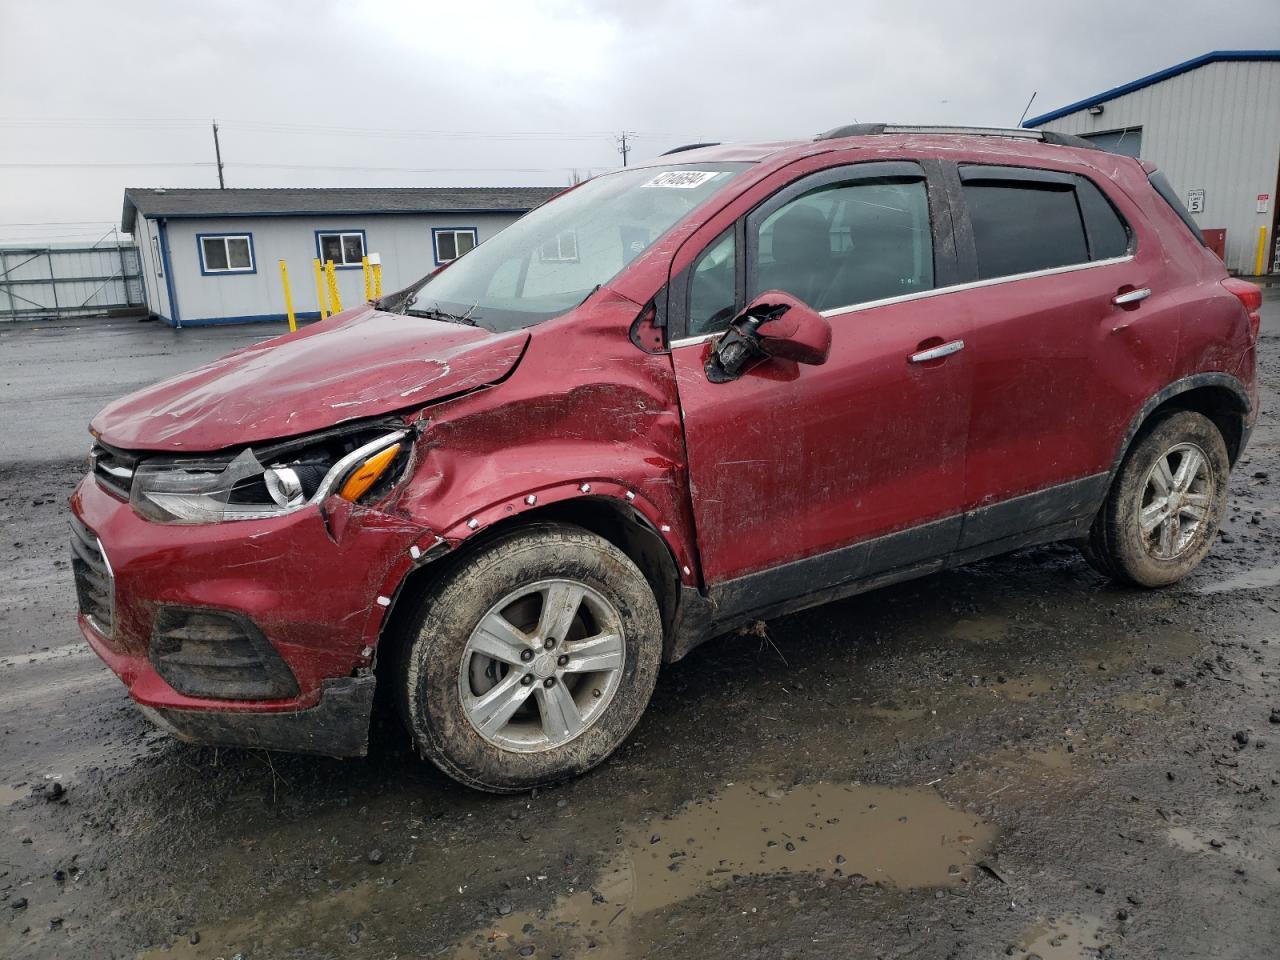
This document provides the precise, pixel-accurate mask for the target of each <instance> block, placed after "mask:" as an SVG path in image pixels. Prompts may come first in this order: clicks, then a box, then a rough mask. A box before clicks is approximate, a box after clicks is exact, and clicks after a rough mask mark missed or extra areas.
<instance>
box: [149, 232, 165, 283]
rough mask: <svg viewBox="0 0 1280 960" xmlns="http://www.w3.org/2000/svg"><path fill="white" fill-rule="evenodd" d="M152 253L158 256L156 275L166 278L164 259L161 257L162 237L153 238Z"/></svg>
mask: <svg viewBox="0 0 1280 960" xmlns="http://www.w3.org/2000/svg"><path fill="white" fill-rule="evenodd" d="M151 254H152V256H154V257H155V258H156V276H157V277H160V278H161V279H163V278H164V261H163V260H161V259H160V239H159V238H158V237H152V238H151Z"/></svg>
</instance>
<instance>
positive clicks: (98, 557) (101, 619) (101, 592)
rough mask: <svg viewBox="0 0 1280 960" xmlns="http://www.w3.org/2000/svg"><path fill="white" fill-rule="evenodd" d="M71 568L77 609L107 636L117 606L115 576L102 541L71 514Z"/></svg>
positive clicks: (109, 632)
mask: <svg viewBox="0 0 1280 960" xmlns="http://www.w3.org/2000/svg"><path fill="white" fill-rule="evenodd" d="M71 572H72V574H73V576H74V577H75V580H76V599H77V601H78V602H79V604H80V612H81V613H82V614H84V615H85V617H86V618H88V620H89V621H90V622H91V623H92V624H93V625H94V627H96V628H97V629H98V630H99V631H100V632H102V633H103V634H105V635H106V636H111V619H112V616H113V614H114V613H115V606H116V580H115V576H114V575H113V574H112V573H111V564H110V563H109V562H108V561H107V555H106V554H105V553H104V552H103V550H102V542H101V541H100V540H98V538H97V536H96V535H95V534H94V532H93V531H92V530H90V529H89V528H88V527H86V526H85V525H84V524H83V523H81V522H80V521H79V520H78V519H77V518H76V517H75V516H74V515H73V516H72V517H71Z"/></svg>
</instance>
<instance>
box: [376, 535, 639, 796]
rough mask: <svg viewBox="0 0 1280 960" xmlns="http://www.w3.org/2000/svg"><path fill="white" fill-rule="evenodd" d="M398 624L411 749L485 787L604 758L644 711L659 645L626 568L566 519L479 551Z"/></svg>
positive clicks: (546, 779)
mask: <svg viewBox="0 0 1280 960" xmlns="http://www.w3.org/2000/svg"><path fill="white" fill-rule="evenodd" d="M410 630H411V632H410V636H409V638H408V639H409V645H408V649H407V651H406V655H405V657H404V669H403V675H402V678H401V698H400V701H401V702H400V706H401V712H402V715H403V716H404V719H405V723H406V725H407V726H408V728H409V731H410V733H411V734H412V736H413V739H414V742H415V744H416V745H417V747H418V750H419V752H420V753H421V754H422V755H423V756H425V757H427V758H429V759H430V760H431V761H432V762H434V763H435V764H436V765H437V766H438V767H439V768H440V769H441V770H443V771H444V772H445V773H447V774H448V775H449V776H451V777H453V778H454V779H455V780H458V781H460V782H461V783H464V784H466V785H468V786H472V787H476V788H479V789H481V790H487V791H491V792H494V793H514V792H518V791H521V790H527V789H530V788H532V787H539V786H544V785H546V784H550V783H555V782H556V781H559V780H564V779H567V778H569V777H573V776H576V775H577V774H580V773H583V772H585V771H587V770H590V769H591V768H592V767H594V766H595V765H596V764H598V763H600V762H601V761H602V760H604V759H605V758H606V757H608V756H609V754H611V753H612V752H613V751H614V750H616V749H617V748H618V746H619V745H620V744H621V743H622V742H623V741H624V740H625V739H626V738H627V735H628V734H630V733H631V731H632V729H633V728H634V727H635V725H636V723H637V722H638V721H639V719H640V715H641V714H642V713H643V712H644V709H645V706H646V705H647V704H648V702H649V697H650V695H651V694H652V693H653V688H654V684H655V683H656V681H657V675H658V667H659V664H660V661H661V652H662V621H661V617H660V615H659V612H658V604H657V601H656V599H655V598H654V595H653V591H652V589H651V588H650V587H649V583H648V581H647V580H646V579H645V577H644V575H643V574H642V573H641V572H640V570H639V568H637V567H636V565H635V564H634V563H633V562H632V561H631V560H630V558H628V557H627V556H626V555H625V554H624V553H622V551H621V550H619V549H618V548H617V547H615V546H613V544H611V543H609V542H608V541H606V540H604V539H602V538H600V537H597V536H595V535H594V534H591V533H588V532H587V531H585V530H581V529H579V528H577V527H571V526H567V525H539V526H535V527H525V528H522V529H520V530H516V531H513V532H511V533H508V534H506V535H503V536H500V537H499V538H498V539H496V540H494V541H493V542H492V543H490V544H487V545H486V546H484V547H482V548H481V549H480V550H479V551H478V552H477V553H476V554H475V555H474V556H472V557H470V558H468V559H467V560H466V562H465V563H464V564H462V565H461V566H459V567H457V568H455V569H454V570H453V571H451V572H450V573H448V574H446V575H445V576H444V577H443V578H442V580H441V581H440V582H439V583H437V584H436V585H435V586H434V587H433V588H432V589H431V590H430V591H428V592H427V594H426V595H425V596H424V597H423V599H422V601H421V604H420V606H419V609H418V611H417V614H416V615H415V616H414V618H413V619H412V621H411V627H410Z"/></svg>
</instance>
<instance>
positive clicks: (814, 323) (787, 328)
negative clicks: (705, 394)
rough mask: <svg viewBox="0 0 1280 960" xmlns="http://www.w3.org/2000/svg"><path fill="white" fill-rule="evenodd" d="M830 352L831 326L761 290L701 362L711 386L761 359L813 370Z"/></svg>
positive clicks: (789, 299)
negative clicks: (774, 359) (788, 362)
mask: <svg viewBox="0 0 1280 960" xmlns="http://www.w3.org/2000/svg"><path fill="white" fill-rule="evenodd" d="M830 353H831V324H829V323H827V320H826V317H824V316H822V314H820V313H818V311H816V310H814V309H813V308H812V307H811V306H809V305H808V304H807V303H805V302H804V301H802V300H797V299H796V298H795V297H793V296H791V294H789V293H783V292H782V291H781V290H767V291H765V292H764V293H762V294H760V296H758V297H756V298H755V299H754V300H752V301H751V303H750V304H748V305H747V308H746V309H745V310H743V311H742V313H740V314H738V316H736V317H734V319H733V321H732V322H731V323H730V324H729V329H728V330H726V331H725V332H724V335H723V336H721V337H720V339H719V340H717V341H716V344H715V346H714V347H713V348H712V350H711V354H710V356H708V357H707V363H706V370H707V378H708V379H709V380H711V382H712V383H725V382H726V381H729V380H734V379H737V378H738V377H739V376H741V375H742V373H743V372H744V371H745V370H746V369H747V368H748V367H749V366H751V365H752V364H753V363H755V362H756V361H759V360H763V359H764V358H766V357H776V358H777V359H779V360H792V361H794V362H796V363H807V364H811V365H815V366H816V365H818V364H823V363H826V362H827V356H828V355H829V354H830Z"/></svg>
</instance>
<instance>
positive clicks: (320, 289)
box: [311, 259, 329, 320]
mask: <svg viewBox="0 0 1280 960" xmlns="http://www.w3.org/2000/svg"><path fill="white" fill-rule="evenodd" d="M311 265H312V266H313V267H314V268H315V273H316V302H317V303H319V304H320V319H321V320H324V319H326V318H327V317H328V316H329V312H328V311H327V310H325V308H324V276H323V271H321V269H320V261H319V259H312V261H311Z"/></svg>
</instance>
